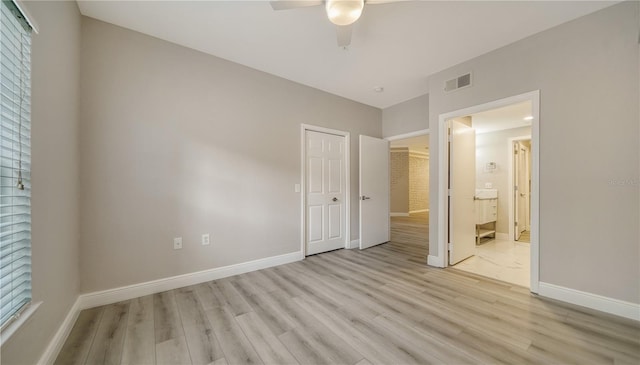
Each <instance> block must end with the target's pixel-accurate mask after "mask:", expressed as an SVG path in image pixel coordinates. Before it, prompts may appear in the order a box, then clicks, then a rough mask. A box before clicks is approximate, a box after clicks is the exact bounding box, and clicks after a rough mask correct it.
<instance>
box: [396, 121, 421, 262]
mask: <svg viewBox="0 0 640 365" xmlns="http://www.w3.org/2000/svg"><path fill="white" fill-rule="evenodd" d="M387 139H388V140H389V141H390V143H389V148H390V149H389V152H390V189H389V196H390V209H389V216H390V220H391V244H392V245H394V249H397V250H401V251H402V252H406V253H411V254H412V255H414V256H419V257H422V258H423V260H422V262H423V263H424V262H426V259H427V255H428V248H429V239H428V236H429V234H428V232H429V228H428V226H429V131H428V130H421V131H417V132H413V133H409V134H403V135H397V136H393V137H388V138H387Z"/></svg>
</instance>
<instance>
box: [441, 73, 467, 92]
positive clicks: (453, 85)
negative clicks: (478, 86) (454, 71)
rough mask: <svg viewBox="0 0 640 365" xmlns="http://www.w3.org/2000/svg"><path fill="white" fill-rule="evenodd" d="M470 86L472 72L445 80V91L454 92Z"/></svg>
mask: <svg viewBox="0 0 640 365" xmlns="http://www.w3.org/2000/svg"><path fill="white" fill-rule="evenodd" d="M469 86H471V72H469V73H467V74H464V75H461V76H458V77H456V78H455V79H451V80H447V81H445V83H444V91H445V92H452V91H455V90H459V89H462V88H465V87H469Z"/></svg>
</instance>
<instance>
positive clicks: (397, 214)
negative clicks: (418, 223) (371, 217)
mask: <svg viewBox="0 0 640 365" xmlns="http://www.w3.org/2000/svg"><path fill="white" fill-rule="evenodd" d="M408 216H409V213H396V212H391V213H389V217H408Z"/></svg>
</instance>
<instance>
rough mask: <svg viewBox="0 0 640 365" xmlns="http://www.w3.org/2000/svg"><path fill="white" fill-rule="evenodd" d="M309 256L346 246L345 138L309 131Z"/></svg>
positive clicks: (307, 201)
mask: <svg viewBox="0 0 640 365" xmlns="http://www.w3.org/2000/svg"><path fill="white" fill-rule="evenodd" d="M305 133H306V136H305V140H306V145H305V148H306V151H305V156H306V172H305V174H306V178H305V181H306V187H305V191H306V210H307V211H306V254H307V255H313V254H316V253H320V252H326V251H331V250H335V249H338V248H343V247H345V240H346V237H345V228H346V224H347V222H346V213H345V210H346V206H345V203H346V202H345V197H346V175H345V173H346V171H345V166H346V160H345V156H346V155H345V137H344V136H337V135H333V134H328V133H321V132H315V131H306V132H305Z"/></svg>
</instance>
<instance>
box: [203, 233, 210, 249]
mask: <svg viewBox="0 0 640 365" xmlns="http://www.w3.org/2000/svg"><path fill="white" fill-rule="evenodd" d="M210 243H211V240H210V239H209V233H205V234H203V235H202V245H203V246H206V245H208V244H210Z"/></svg>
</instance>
